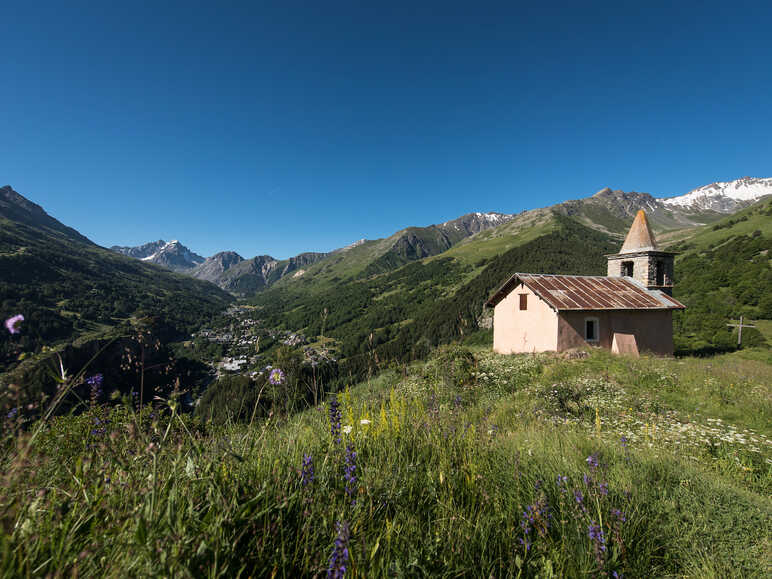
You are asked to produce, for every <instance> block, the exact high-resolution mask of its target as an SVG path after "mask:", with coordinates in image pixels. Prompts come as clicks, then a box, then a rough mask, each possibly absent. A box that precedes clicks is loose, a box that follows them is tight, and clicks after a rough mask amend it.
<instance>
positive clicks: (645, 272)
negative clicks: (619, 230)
mask: <svg viewBox="0 0 772 579" xmlns="http://www.w3.org/2000/svg"><path fill="white" fill-rule="evenodd" d="M675 256H676V254H675V253H673V252H672V251H661V250H660V249H659V247H658V246H657V241H656V239H654V234H653V233H652V232H651V227H649V221H648V219H646V213H645V212H644V211H643V209H641V210H640V211H638V214H637V215H636V216H635V220H634V221H633V225H632V227H630V231H628V232H627V237H626V238H625V242H624V243H623V244H622V249H621V250H620V252H619V253H615V254H613V255H607V256H606V258H607V259H608V276H609V277H631V278H633V279H634V280H635V281H637V282H638V283H640V284H642V285H644V286H645V287H646V288H647V289H651V290H655V289H656V290H661V291H663V292H664V293H666V294H667V295H672V294H673V262H674V260H675Z"/></svg>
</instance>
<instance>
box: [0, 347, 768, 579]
mask: <svg viewBox="0 0 772 579" xmlns="http://www.w3.org/2000/svg"><path fill="white" fill-rule="evenodd" d="M86 376H87V374H86V373H83V374H81V375H80V377H77V376H76V377H74V378H71V379H70V383H72V382H74V381H78V380H81V381H83V380H85V379H86ZM279 378H280V377H279ZM91 384H92V386H94V388H93V389H92V398H91V400H84V401H83V404H82V410H83V412H81V413H80V414H78V415H68V416H53V417H51V418H49V419H48V420H46V421H41V420H38V421H35V422H26V421H25V419H24V417H23V416H22V415H21V414H19V413H14V412H13V411H12V412H10V413H8V415H7V416H3V417H2V418H3V426H2V428H3V443H2V456H1V457H0V458H1V459H2V472H3V474H2V479H0V480H2V485H1V486H0V489H1V490H0V521H1V523H2V535H1V536H0V570H1V571H2V574H3V576H22V577H25V576H29V577H31V576H108V577H119V576H120V577H125V576H174V577H238V576H243V577H250V576H251V577H266V576H268V577H298V576H325V575H326V576H328V577H341V576H343V575H344V574H345V575H347V576H351V577H380V576H398V577H399V576H409V577H417V576H418V577H420V576H436V577H462V576H469V577H623V576H624V577H732V576H736V577H764V576H769V574H770V571H772V541H770V537H771V536H772V534H771V533H770V531H771V530H772V500H771V499H770V496H771V495H772V360H770V359H769V351H768V350H743V351H738V352H734V353H731V354H725V355H721V356H716V357H713V358H705V359H696V358H681V359H657V358H645V357H644V358H640V359H630V358H624V357H615V356H612V355H610V354H608V353H606V352H601V351H592V352H589V353H586V352H575V353H573V354H571V355H568V356H566V355H562V356H561V355H536V356H531V355H519V356H500V355H497V354H493V353H491V352H490V351H489V348H471V349H470V348H465V347H461V346H448V347H444V348H441V349H439V350H437V351H435V352H434V354H433V355H432V357H431V358H430V359H428V360H427V361H425V362H420V363H414V364H412V365H404V366H396V365H394V366H392V367H390V368H383V369H382V371H381V372H380V373H378V374H377V375H374V376H373V377H372V378H371V379H370V380H367V381H365V382H362V383H360V384H356V385H351V386H350V387H349V388H346V389H345V390H344V391H342V392H339V393H337V394H335V395H330V396H328V397H327V399H326V401H325V402H324V403H323V404H320V405H319V406H317V407H313V408H308V409H306V410H305V411H303V412H300V413H297V414H292V415H282V414H280V413H278V412H277V413H276V414H273V415H271V416H270V417H268V418H260V419H257V418H254V417H253V419H252V420H249V421H246V422H241V423H236V422H233V421H231V422H229V423H226V424H225V425H221V426H215V425H213V424H211V423H207V422H204V421H201V420H200V419H197V418H195V417H193V416H191V415H190V414H186V413H181V412H180V411H179V401H178V398H177V397H175V396H172V397H171V398H170V399H168V400H155V401H154V403H153V404H152V405H150V406H145V407H144V408H138V407H137V405H136V402H134V401H132V400H130V399H129V400H124V401H123V403H121V404H111V405H108V404H107V403H106V402H107V401H105V400H104V399H103V398H104V397H103V395H102V393H101V392H102V389H103V388H102V387H103V385H102V384H101V383H100V381H99V380H98V379H92V382H91ZM107 386H108V385H106V384H105V385H104V387H105V388H104V389H105V390H107ZM67 387H68V385H67V383H65V384H63V386H62V391H63V392H64V391H66V389H67ZM113 402H114V401H113Z"/></svg>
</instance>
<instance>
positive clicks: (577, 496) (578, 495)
mask: <svg viewBox="0 0 772 579" xmlns="http://www.w3.org/2000/svg"><path fill="white" fill-rule="evenodd" d="M574 499H575V500H576V504H577V505H581V504H582V503H583V502H584V494H583V493H582V491H580V490H579V489H576V490H574Z"/></svg>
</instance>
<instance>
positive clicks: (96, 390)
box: [86, 374, 104, 404]
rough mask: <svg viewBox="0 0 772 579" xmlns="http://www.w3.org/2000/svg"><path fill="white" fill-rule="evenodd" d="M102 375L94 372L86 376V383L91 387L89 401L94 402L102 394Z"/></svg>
mask: <svg viewBox="0 0 772 579" xmlns="http://www.w3.org/2000/svg"><path fill="white" fill-rule="evenodd" d="M103 381H104V376H103V375H102V374H94V375H93V376H90V377H88V378H86V384H88V385H89V386H90V387H91V402H92V404H93V403H96V401H97V400H98V399H99V397H100V396H102V382H103Z"/></svg>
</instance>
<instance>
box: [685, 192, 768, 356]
mask: <svg viewBox="0 0 772 579" xmlns="http://www.w3.org/2000/svg"><path fill="white" fill-rule="evenodd" d="M670 249H673V250H674V251H682V252H683V253H682V255H680V256H679V257H678V259H677V260H676V276H677V279H676V285H675V288H674V295H675V297H677V298H678V299H680V300H681V301H682V302H683V303H685V304H686V305H687V306H688V309H687V310H686V311H685V312H679V313H678V314H677V315H676V316H675V323H674V329H675V336H676V346H677V348H679V349H681V350H683V351H698V350H705V351H712V350H716V349H718V350H720V349H727V348H731V347H733V346H734V345H736V343H737V333H736V331H735V332H734V333H732V332H731V331H730V329H729V328H728V326H727V323H728V322H730V321H731V320H733V319H734V320H737V319H738V318H739V317H740V316H744V318H745V320H749V319H751V320H755V319H758V318H761V319H767V320H768V319H772V266H770V257H771V256H770V250H771V249H772V199H768V200H766V201H761V202H759V203H758V204H756V205H754V206H752V207H750V208H748V209H745V210H743V211H741V212H739V213H737V214H735V215H734V216H732V217H728V218H725V219H723V220H721V221H719V222H718V223H716V224H715V225H712V226H707V227H705V228H703V229H702V230H701V231H700V232H699V233H697V234H696V235H694V236H693V237H691V238H689V239H688V240H686V241H683V242H680V243H678V244H676V245H675V246H673V247H672V248H670ZM743 343H744V344H745V345H760V344H762V343H764V339H763V337H762V336H761V334H760V333H759V332H758V331H757V330H754V329H746V330H744V332H743Z"/></svg>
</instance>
